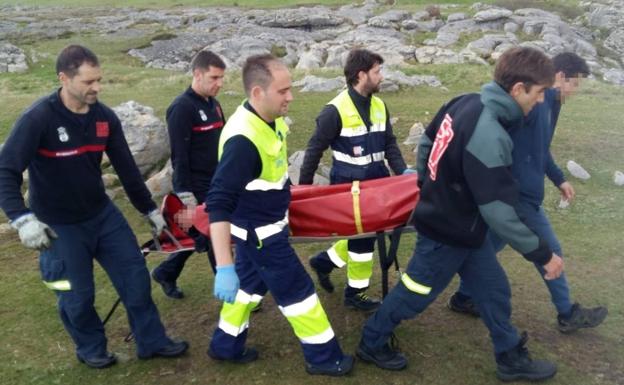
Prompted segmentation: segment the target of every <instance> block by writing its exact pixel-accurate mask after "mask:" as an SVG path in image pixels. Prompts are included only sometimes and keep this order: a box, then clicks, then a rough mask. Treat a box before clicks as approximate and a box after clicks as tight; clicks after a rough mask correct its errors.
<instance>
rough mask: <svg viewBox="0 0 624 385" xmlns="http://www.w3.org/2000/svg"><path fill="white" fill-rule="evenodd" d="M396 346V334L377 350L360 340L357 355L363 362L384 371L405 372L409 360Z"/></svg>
mask: <svg viewBox="0 0 624 385" xmlns="http://www.w3.org/2000/svg"><path fill="white" fill-rule="evenodd" d="M396 345H398V344H397V343H396V338H395V337H394V334H393V335H392V336H391V338H390V341H389V342H387V343H386V344H385V345H384V346H382V347H381V348H379V349H376V350H373V349H371V348H369V347H368V346H366V344H364V341H363V340H360V344H359V346H358V348H357V352H356V354H357V356H358V357H360V359H361V360H362V361H365V362H370V363H373V364H375V365H377V366H378V367H380V368H382V369H386V370H403V369H405V367H406V366H407V358H405V356H404V355H403V353H401V352H400V351H399V349H398V347H397V346H396Z"/></svg>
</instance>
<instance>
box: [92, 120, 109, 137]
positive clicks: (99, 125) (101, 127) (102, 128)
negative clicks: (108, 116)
mask: <svg viewBox="0 0 624 385" xmlns="http://www.w3.org/2000/svg"><path fill="white" fill-rule="evenodd" d="M108 134H109V129H108V122H95V135H96V136H97V137H98V138H106V137H107V136H108Z"/></svg>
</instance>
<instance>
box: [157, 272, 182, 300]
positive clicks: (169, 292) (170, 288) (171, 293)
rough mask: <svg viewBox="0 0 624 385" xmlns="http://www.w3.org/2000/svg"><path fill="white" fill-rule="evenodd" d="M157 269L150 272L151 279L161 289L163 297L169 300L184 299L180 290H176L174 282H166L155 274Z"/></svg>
mask: <svg viewBox="0 0 624 385" xmlns="http://www.w3.org/2000/svg"><path fill="white" fill-rule="evenodd" d="M156 271H157V269H154V270H152V274H151V276H152V279H153V280H154V282H156V283H158V284H159V285H160V287H161V288H162V290H163V292H164V293H165V295H166V296H167V297H169V298H173V299H182V298H184V293H183V292H182V290H180V289H179V288H178V286H177V285H176V282H175V281H167V280H164V279H162V278H160V277H159V276H158V274H157V273H156Z"/></svg>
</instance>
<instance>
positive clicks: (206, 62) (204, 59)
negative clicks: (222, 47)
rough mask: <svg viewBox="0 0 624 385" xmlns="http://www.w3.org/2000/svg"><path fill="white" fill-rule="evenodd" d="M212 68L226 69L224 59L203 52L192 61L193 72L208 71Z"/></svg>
mask: <svg viewBox="0 0 624 385" xmlns="http://www.w3.org/2000/svg"><path fill="white" fill-rule="evenodd" d="M210 67H216V68H220V69H222V70H224V69H225V63H224V62H223V59H221V58H220V57H219V56H218V55H217V54H216V53H214V52H212V51H208V50H201V51H199V52H197V54H196V55H195V56H194V57H193V60H191V72H193V71H195V70H196V69H202V70H208V68H210Z"/></svg>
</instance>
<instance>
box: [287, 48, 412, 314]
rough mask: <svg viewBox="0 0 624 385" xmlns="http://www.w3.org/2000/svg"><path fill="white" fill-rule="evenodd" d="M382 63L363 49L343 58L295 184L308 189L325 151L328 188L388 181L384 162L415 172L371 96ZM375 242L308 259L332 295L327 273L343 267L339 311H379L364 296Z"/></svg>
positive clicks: (340, 245)
mask: <svg viewBox="0 0 624 385" xmlns="http://www.w3.org/2000/svg"><path fill="white" fill-rule="evenodd" d="M382 64H383V58H382V57H381V56H379V55H378V54H376V53H373V52H370V51H368V50H365V49H355V50H353V51H351V52H350V53H349V56H348V57H347V62H346V65H345V68H344V74H345V78H346V81H347V84H348V88H347V89H346V90H345V91H343V92H341V93H340V94H338V96H336V97H335V98H334V99H333V100H331V101H330V102H329V103H328V104H327V105H326V106H325V108H323V110H322V111H321V113H320V114H319V116H318V117H317V118H316V131H315V132H314V135H313V136H312V138H310V141H309V142H308V147H307V148H306V152H305V157H304V160H303V165H302V166H301V174H300V177H299V183H300V184H312V182H313V178H314V172H315V171H316V168H317V167H318V164H319V161H320V159H321V157H322V156H323V152H324V151H325V150H326V149H327V148H328V147H330V146H331V149H332V169H331V175H330V183H331V184H337V183H351V182H353V181H355V180H367V179H376V178H383V177H386V176H389V175H390V173H389V171H388V169H387V168H386V165H385V162H384V161H385V160H386V159H387V160H388V164H389V165H390V168H392V171H394V173H395V174H397V175H400V174H403V173H410V172H415V171H414V170H411V169H408V168H406V166H405V162H404V161H403V156H402V155H401V151H400V150H399V147H398V146H397V143H396V137H395V136H394V134H393V133H392V125H391V123H390V115H389V113H388V109H387V108H386V106H385V104H384V102H383V101H382V100H381V99H380V98H378V97H376V96H375V95H373V94H374V93H376V92H378V91H379V85H380V84H381V81H382V80H383V76H382V75H381V72H380V71H381V65H382ZM374 249H375V238H365V239H353V240H341V241H338V242H336V243H335V244H334V245H333V246H332V247H331V248H330V249H329V250H327V251H323V252H321V253H320V254H318V255H316V256H314V257H312V258H310V266H312V268H313V269H314V271H315V272H316V274H317V276H318V279H319V284H320V285H321V287H322V288H323V289H325V290H326V291H328V292H330V293H331V292H333V291H334V285H333V283H332V282H331V280H330V279H329V274H330V273H331V271H332V270H333V269H334V268H336V267H338V268H340V267H343V266H345V265H346V266H347V278H348V280H347V286H346V288H345V293H344V294H345V298H344V303H345V306H347V307H351V308H354V309H358V310H363V311H373V310H375V309H377V308H378V307H379V304H380V302H379V300H377V299H374V298H371V297H369V296H367V295H366V294H365V293H364V292H365V290H366V289H367V288H368V286H369V285H370V277H371V275H372V273H373V251H374Z"/></svg>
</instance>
